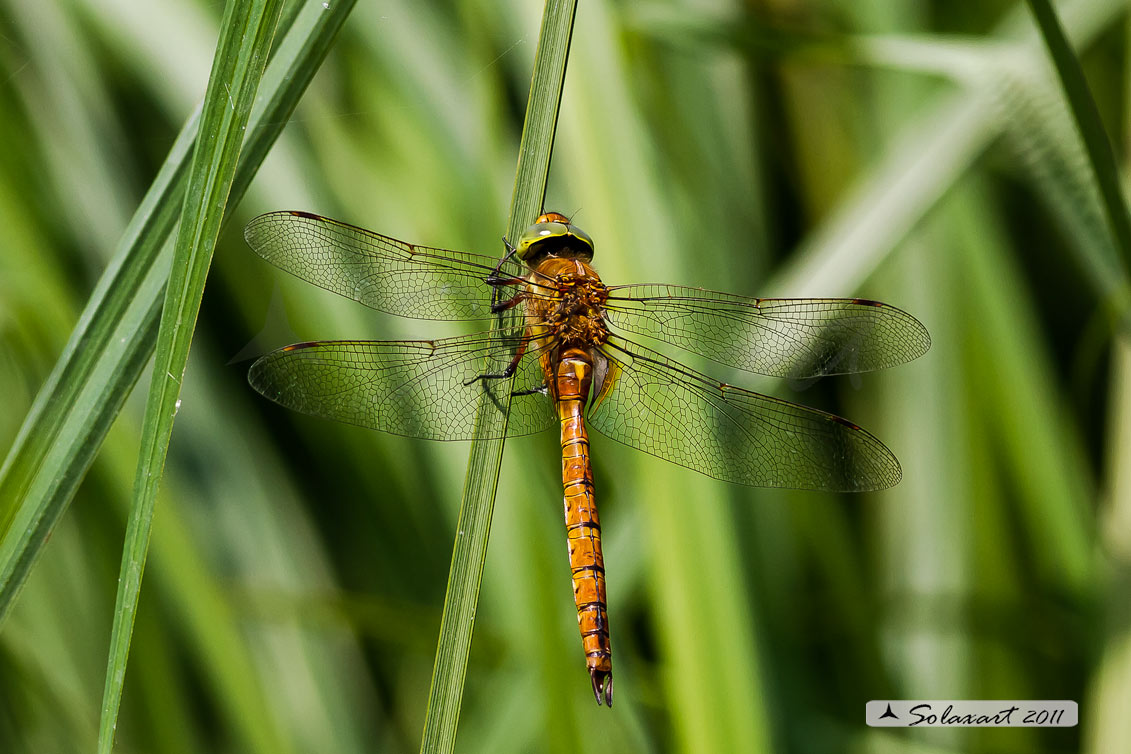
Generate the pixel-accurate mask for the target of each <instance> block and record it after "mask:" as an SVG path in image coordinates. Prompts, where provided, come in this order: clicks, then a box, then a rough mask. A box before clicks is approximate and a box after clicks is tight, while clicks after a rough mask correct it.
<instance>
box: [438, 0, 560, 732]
mask: <svg viewBox="0 0 1131 754" xmlns="http://www.w3.org/2000/svg"><path fill="white" fill-rule="evenodd" d="M576 6H577V3H576V0H549V1H548V2H547V3H546V7H545V11H544V13H543V16H542V29H541V32H540V33H539V37H538V51H537V56H536V58H535V61H534V74H533V76H532V79H531V84H530V99H529V101H528V103H527V109H526V122H525V124H524V126H523V130H522V141H521V143H520V145H519V158H518V169H517V171H516V175H515V183H514V194H513V195H512V197H511V210H510V219H509V221H508V223H507V238H509V239H515V238H518V236H519V235H520V234H521V233H522V231H523V230H524V229H525V228H526V226H527V225H529V224H530V223H531V222H533V221H534V219H535V218H536V217H537V216H538V215H539V214H540V213H541V211H542V202H543V199H544V197H545V192H546V180H547V176H548V174H549V169H550V154H551V151H552V150H553V145H554V130H555V127H556V125H557V119H558V109H559V106H560V104H561V97H562V87H563V85H564V83H565V70H566V61H567V58H568V56H569V43H570V37H571V35H572V32H573V19H574V13H575V10H576ZM505 367H506V364H488V365H487V369H488V370H489V371H499V370H501V369H503V368H505ZM476 422H477V428H478V429H479V430H480V431H478V432H477V435H478V436H480V437H484V436H487V437H502V436H503V435H504V434H505V430H506V423H507V413H506V411H499V410H498V409H497V408H496V407H495V405H494V403H493V402H492V401H491V400H489V399H488V398H487V393H486V392H484V398H483V400H482V401H481V402H480V405H479V411H478V414H477V416H476ZM502 458H503V441H502V440H501V439H500V440H477V441H475V442H473V443H472V445H471V454H470V456H469V458H468V466H467V478H466V481H465V484H464V493H463V500H462V502H461V503H460V513H459V524H458V530H457V533H456V541H455V548H454V551H453V553H452V565H451V571H450V572H449V575H448V589H447V593H446V595H445V597H444V613H443V617H442V619H441V623H440V639H439V642H438V645H437V647H436V664H435V667H434V669H433V671H432V686H431V689H430V690H429V694H428V709H427V713H426V718H425V721H424V735H423V738H422V740H421V744H420V750H421V751H422V752H451V751H453V750H454V749H455V739H456V729H457V726H458V723H459V713H460V707H461V705H462V701H463V682H464V676H465V675H466V673H467V658H468V656H469V654H470V652H471V638H472V632H473V629H474V627H475V610H476V606H477V604H478V602H479V585H480V583H481V581H482V577H483V563H484V561H485V560H486V557H487V539H488V535H489V534H490V530H491V514H492V511H493V509H494V505H495V490H496V488H497V487H498V482H499V466H500V464H501V463H502Z"/></svg>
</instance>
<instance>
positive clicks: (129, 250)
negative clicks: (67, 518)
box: [0, 0, 355, 623]
mask: <svg viewBox="0 0 1131 754" xmlns="http://www.w3.org/2000/svg"><path fill="white" fill-rule="evenodd" d="M354 2H355V0H344V1H343V2H340V3H335V4H334V6H333V8H332V9H330V10H325V9H323V8H322V7H321V6H307V7H306V8H304V10H303V13H302V14H301V16H300V18H299V19H298V20H297V22H296V23H295V24H294V26H293V28H292V29H291V30H290V33H288V34H287V36H286V38H285V39H284V40H283V41H282V43H281V44H280V45H279V46H278V49H277V51H276V52H275V54H274V55H273V56H272V60H271V64H270V65H269V66H268V69H267V73H266V75H265V77H264V81H263V84H262V86H261V87H260V94H261V98H260V102H259V105H258V106H257V108H256V109H255V111H254V112H253V113H252V116H251V121H250V123H249V125H248V129H247V132H248V134H249V136H248V141H247V144H246V145H245V147H244V149H243V152H242V153H241V155H240V165H239V168H238V169H237V173H236V179H235V182H234V183H233V185H232V189H231V197H230V201H229V206H234V205H235V204H236V203H237V202H238V200H239V198H240V197H242V196H243V194H244V192H245V191H246V190H247V186H248V184H250V182H251V179H252V178H253V177H254V175H255V172H256V170H257V169H258V168H259V165H260V163H261V162H262V160H263V157H264V156H265V155H266V153H267V151H268V150H269V149H270V148H271V145H272V144H274V142H275V140H276V138H277V137H278V135H279V133H280V132H281V131H282V129H283V127H284V126H285V125H286V123H287V120H288V119H289V117H290V114H291V112H293V110H294V107H295V105H296V104H297V102H298V100H299V98H300V97H301V96H302V93H303V92H304V91H305V90H306V86H307V84H309V82H310V80H311V78H312V77H313V76H314V73H315V71H317V70H318V67H319V66H320V65H321V62H322V60H323V58H324V57H325V55H326V52H327V50H328V49H329V47H330V45H331V44H332V42H333V40H334V39H335V37H336V36H337V33H338V30H339V29H340V28H341V26H342V24H343V23H344V21H345V19H346V18H347V17H348V15H349V13H350V10H351V9H352V8H353V5H354ZM197 126H198V115H197V114H194V115H193V116H192V117H191V118H190V119H189V120H188V122H187V123H186V124H185V126H184V127H183V128H182V130H181V133H180V135H179V136H178V138H177V141H176V143H175V144H174V145H173V148H172V149H171V151H170V152H169V155H168V157H167V159H166V161H165V165H164V166H163V167H162V169H161V171H160V173H159V174H158V176H157V178H156V179H155V180H154V182H153V184H152V186H151V187H150V189H149V192H148V193H147V194H146V197H145V199H144V200H143V201H142V204H141V206H140V207H139V208H138V210H137V212H136V213H135V214H134V217H133V219H132V220H131V222H130V225H129V227H128V228H127V230H126V233H125V234H124V236H123V238H122V241H121V242H120V243H119V250H118V252H117V253H116V254H115V255H114V260H113V261H112V262H111V264H110V265H109V267H107V269H106V271H105V272H104V273H103V275H102V277H101V279H100V280H99V282H98V285H97V286H96V287H95V290H94V292H93V294H92V295H91V298H90V300H89V301H88V302H87V305H86V307H85V308H84V310H83V313H82V316H81V317H80V319H79V322H78V324H77V325H76V327H75V330H74V332H73V333H72V334H71V337H70V339H69V341H68V343H67V346H66V348H65V349H64V351H63V353H62V355H61V356H60V357H59V360H58V362H57V363H56V364H55V367H54V369H53V370H52V373H51V375H50V376H49V377H48V379H47V381H46V382H45V383H44V385H43V387H42V388H41V389H40V391H39V394H38V395H37V397H36V399H35V402H34V403H33V405H32V407H31V410H30V411H29V412H28V415H27V416H26V417H25V419H24V422H23V424H22V426H21V429H20V432H19V434H18V435H17V437H16V440H15V442H14V443H13V445H12V447H11V449H10V450H9V451H8V454H7V456H6V458H5V460H4V464H3V466H2V467H0V533H2V537H0V623H2V622H3V620H4V618H5V617H7V615H8V612H9V611H10V609H11V607H12V605H13V604H14V602H15V600H16V598H17V596H18V595H19V592H20V590H21V589H22V587H23V585H24V583H25V581H26V579H27V576H28V574H29V573H30V572H31V569H32V568H33V566H34V564H35V562H36V560H37V558H38V556H39V554H40V552H41V550H42V547H43V545H44V543H45V542H46V541H47V538H48V537H49V536H50V533H51V532H52V531H53V530H54V528H55V526H56V524H57V523H58V521H59V519H60V518H61V517H62V515H63V513H64V512H65V511H66V509H67V505H68V504H69V502H70V500H71V498H72V497H73V495H74V492H75V490H76V488H77V487H78V485H79V483H80V482H81V481H82V478H83V476H84V475H85V473H86V470H87V469H88V468H89V467H90V464H91V462H92V461H93V460H94V457H95V455H96V454H97V452H98V449H99V448H100V447H101V445H102V440H103V438H104V437H105V435H106V433H107V431H108V430H109V428H110V425H111V424H112V423H113V421H114V418H115V417H116V416H117V414H118V411H119V410H120V409H121V407H122V404H123V403H124V401H125V399H126V396H127V395H129V392H130V390H131V389H132V388H133V386H134V383H135V382H136V381H137V378H138V375H140V374H141V371H142V369H143V368H144V366H145V364H146V362H148V361H149V357H150V355H151V354H152V350H153V346H154V342H155V340H156V334H157V320H158V317H159V315H160V302H161V297H162V295H163V292H164V289H165V282H166V280H167V279H168V269H169V264H170V262H169V259H170V257H171V254H172V245H171V244H170V243H168V241H169V235H170V233H171V232H172V229H173V227H174V226H175V223H176V220H177V218H178V217H179V214H180V211H181V206H182V204H183V203H184V195H185V186H186V182H187V177H188V164H189V163H188V161H189V158H190V155H191V145H192V144H193V143H194V141H195V139H196V133H197Z"/></svg>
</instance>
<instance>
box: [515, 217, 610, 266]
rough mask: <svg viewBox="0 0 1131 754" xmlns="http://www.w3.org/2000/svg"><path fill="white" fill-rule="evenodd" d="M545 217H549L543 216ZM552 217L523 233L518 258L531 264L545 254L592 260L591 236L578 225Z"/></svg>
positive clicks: (518, 246)
mask: <svg viewBox="0 0 1131 754" xmlns="http://www.w3.org/2000/svg"><path fill="white" fill-rule="evenodd" d="M543 217H547V216H546V215H543ZM552 217H554V218H555V219H546V220H542V222H538V223H535V224H534V225H531V226H530V227H529V228H527V229H526V230H525V231H523V233H522V235H521V236H519V238H518V243H517V244H515V250H516V253H517V254H518V258H519V259H521V260H523V261H524V262H529V261H532V260H535V259H537V258H538V257H540V256H542V255H544V254H552V255H555V256H570V257H579V258H581V259H584V260H585V261H588V260H590V259H592V258H593V239H592V238H590V237H589V234H588V233H586V232H585V231H583V230H582V229H581V228H578V227H577V226H576V225H570V224H569V223H568V222H561V221H559V220H558V219H556V218H561V220H565V218H564V217H561V216H560V215H553V216H552ZM539 219H541V218H539Z"/></svg>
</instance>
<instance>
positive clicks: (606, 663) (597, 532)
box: [554, 349, 613, 707]
mask: <svg viewBox="0 0 1131 754" xmlns="http://www.w3.org/2000/svg"><path fill="white" fill-rule="evenodd" d="M591 372H592V365H591V362H590V359H589V357H588V354H586V353H585V352H584V351H581V350H579V349H570V350H568V351H566V353H565V354H563V356H562V359H561V361H559V362H558V366H557V370H556V375H555V391H554V394H555V396H556V398H557V410H558V418H559V419H560V420H561V424H562V483H563V485H564V487H565V520H566V535H567V537H568V540H569V565H570V570H571V571H572V574H573V599H574V602H575V603H576V604H577V623H578V626H579V627H580V629H581V643H582V645H583V646H584V648H585V664H586V667H587V668H588V669H589V676H590V678H591V679H592V681H593V693H594V695H595V696H596V697H597V703H598V704H601V702H602V700H603V701H604V703H605V704H608V705H609V706H610V707H611V706H612V704H613V677H612V676H613V655H612V648H611V645H610V643H609V615H608V609H607V607H606V605H605V563H604V559H603V558H602V556H601V522H600V520H599V519H598V517H597V502H596V500H595V499H594V496H593V469H592V466H591V465H590V462H589V437H588V436H587V435H586V433H585V419H584V417H583V415H582V408H583V406H584V405H585V402H586V400H587V399H588V396H589V385H590V374H591Z"/></svg>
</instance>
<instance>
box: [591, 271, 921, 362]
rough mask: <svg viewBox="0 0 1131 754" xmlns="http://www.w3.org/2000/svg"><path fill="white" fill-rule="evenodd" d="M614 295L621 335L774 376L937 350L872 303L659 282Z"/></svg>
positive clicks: (907, 318)
mask: <svg viewBox="0 0 1131 754" xmlns="http://www.w3.org/2000/svg"><path fill="white" fill-rule="evenodd" d="M609 293H610V295H609V300H608V303H607V304H606V309H607V312H608V314H607V318H608V322H609V325H610V329H612V330H614V331H615V332H625V333H634V334H636V335H644V336H646V337H649V338H654V339H656V340H659V341H663V342H665V343H670V344H672V345H674V346H678V347H680V348H682V349H684V350H686V351H690V352H691V353H696V354H699V355H700V356H703V357H705V358H708V359H711V360H713V361H717V362H719V363H720V364H726V365H728V366H733V367H737V368H739V369H745V370H747V371H750V372H757V373H758V374H766V375H770V376H772V377H791V378H795V379H804V378H807V377H818V376H821V375H827V374H851V373H854V372H869V371H872V370H874V369H884V368H886V367H890V366H894V365H896V364H902V363H903V362H905V361H911V360H912V359H915V358H918V357H919V356H922V355H923V354H924V353H925V352H926V351H927V349H928V348H930V346H931V337H930V335H928V334H927V330H926V328H925V327H923V325H922V324H921V323H920V322H919V320H917V319H915V318H914V317H912V316H911V315H910V314H908V313H907V312H904V311H903V310H901V309H897V308H895V307H894V306H888V305H887V304H881V303H880V302H878V301H869V300H867V299H858V298H809V299H804V298H800V299H772V298H761V299H759V298H746V297H744V296H734V295H731V294H729V293H716V292H714V291H705V290H702V289H699V288H687V287H684V286H679V285H655V284H649V285H622V286H615V287H612V288H610V289H609Z"/></svg>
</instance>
